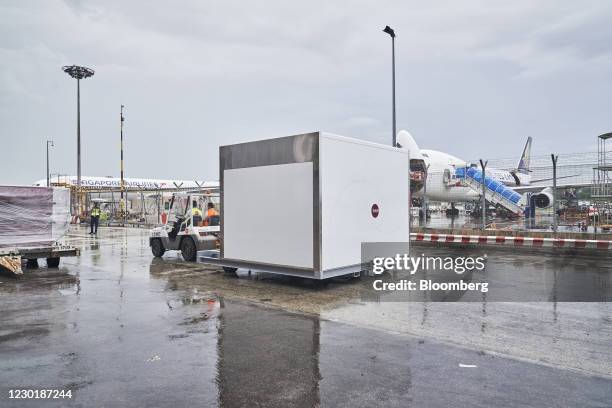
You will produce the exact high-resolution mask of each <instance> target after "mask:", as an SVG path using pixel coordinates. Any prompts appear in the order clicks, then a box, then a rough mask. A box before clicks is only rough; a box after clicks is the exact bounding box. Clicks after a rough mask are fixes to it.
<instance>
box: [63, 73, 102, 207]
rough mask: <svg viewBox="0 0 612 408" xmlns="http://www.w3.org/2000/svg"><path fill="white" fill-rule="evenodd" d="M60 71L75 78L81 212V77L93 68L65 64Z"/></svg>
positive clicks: (87, 74) (78, 190) (87, 76)
mask: <svg viewBox="0 0 612 408" xmlns="http://www.w3.org/2000/svg"><path fill="white" fill-rule="evenodd" d="M62 71H64V72H65V73H67V74H68V75H70V76H71V77H72V78H75V79H76V80H77V211H78V212H79V215H80V213H81V198H80V197H81V79H85V78H89V77H90V76H93V74H94V70H93V69H91V68H87V67H82V66H79V65H65V66H63V67H62Z"/></svg>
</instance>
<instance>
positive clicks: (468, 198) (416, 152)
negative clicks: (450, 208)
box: [397, 130, 552, 213]
mask: <svg viewBox="0 0 612 408" xmlns="http://www.w3.org/2000/svg"><path fill="white" fill-rule="evenodd" d="M397 143H398V147H400V148H403V149H407V150H409V154H410V172H411V193H412V194H413V197H415V198H422V197H423V196H424V195H425V196H426V197H427V198H428V199H429V200H432V201H444V202H450V203H451V204H452V203H456V202H476V201H479V200H480V198H481V195H482V190H481V188H479V186H478V184H477V183H476V185H475V184H474V183H472V184H471V185H470V183H466V181H468V180H467V179H468V177H466V174H467V173H468V170H470V169H472V170H470V174H476V176H477V178H478V177H480V175H481V174H480V166H478V165H476V164H473V163H469V162H467V161H465V160H462V159H460V158H458V157H456V156H453V155H451V154H448V153H444V152H440V151H437V150H427V149H420V148H419V146H418V145H417V143H416V141H415V140H414V137H413V136H412V135H411V134H410V133H409V132H408V131H406V130H401V131H399V132H398V135H397ZM531 143H532V139H531V137H529V138H527V142H526V143H525V147H524V148H523V152H522V154H521V157H520V159H519V161H518V163H517V166H516V169H514V170H502V169H496V168H487V169H486V172H485V177H486V178H487V179H490V180H491V181H493V182H494V183H496V185H497V186H498V190H499V191H500V192H502V193H503V194H505V195H506V196H508V197H511V198H512V199H513V200H514V203H512V202H505V201H507V200H505V199H504V197H496V198H497V199H499V201H501V202H498V204H502V205H504V206H506V208H508V209H510V210H511V211H513V212H515V213H518V212H520V208H519V207H521V206H525V205H526V198H525V197H524V196H519V197H517V195H520V192H521V191H528V190H530V185H531V184H532V182H536V181H537V182H542V181H545V180H532V179H531V174H530V169H529V164H530V158H531ZM485 180H486V179H485ZM425 183H426V185H425ZM480 186H482V185H481V184H480ZM537 189H540V191H538V192H535V193H534V201H535V206H536V207H537V208H548V207H550V206H551V205H552V191H551V189H550V188H549V187H537ZM487 199H488V198H487Z"/></svg>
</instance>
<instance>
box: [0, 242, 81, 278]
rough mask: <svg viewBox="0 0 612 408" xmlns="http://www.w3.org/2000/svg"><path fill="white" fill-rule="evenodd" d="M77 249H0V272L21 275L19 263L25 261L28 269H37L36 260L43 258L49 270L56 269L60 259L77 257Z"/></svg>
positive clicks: (59, 246)
mask: <svg viewBox="0 0 612 408" xmlns="http://www.w3.org/2000/svg"><path fill="white" fill-rule="evenodd" d="M79 255H80V251H79V249H78V248H75V247H72V246H67V245H57V246H45V247H31V248H0V270H7V271H9V272H12V273H14V274H15V275H21V274H22V273H23V270H22V269H21V261H22V260H23V259H25V260H26V262H27V265H28V266H29V267H38V259H39V258H45V259H46V260H47V266H48V267H49V268H57V267H58V266H59V263H60V258H63V257H67V256H79Z"/></svg>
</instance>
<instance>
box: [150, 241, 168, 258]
mask: <svg viewBox="0 0 612 408" xmlns="http://www.w3.org/2000/svg"><path fill="white" fill-rule="evenodd" d="M151 252H153V256H154V257H156V258H161V257H162V256H164V252H166V249H165V248H164V244H162V242H161V239H154V240H153V241H151Z"/></svg>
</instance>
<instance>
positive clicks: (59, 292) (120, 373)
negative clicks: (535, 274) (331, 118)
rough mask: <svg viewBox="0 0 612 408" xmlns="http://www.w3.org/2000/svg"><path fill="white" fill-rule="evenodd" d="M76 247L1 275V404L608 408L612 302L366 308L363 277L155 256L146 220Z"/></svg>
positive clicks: (538, 262)
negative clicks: (16, 395)
mask: <svg viewBox="0 0 612 408" xmlns="http://www.w3.org/2000/svg"><path fill="white" fill-rule="evenodd" d="M68 242H69V243H71V244H74V245H77V246H78V247H80V248H81V250H82V252H81V256H80V257H79V258H66V259H63V260H62V263H61V265H60V268H59V269H58V270H48V269H47V268H46V267H41V268H40V269H37V270H26V271H25V274H24V275H23V276H22V277H19V278H15V277H12V276H8V275H0V305H1V309H2V312H1V314H0V406H9V407H11V406H15V407H27V406H39V405H43V404H42V403H41V401H37V400H27V401H25V400H9V399H8V390H9V389H43V388H44V389H50V388H51V389H71V390H72V391H73V399H72V400H70V401H67V400H63V401H62V400H59V401H58V400H56V401H45V403H44V405H45V406H87V407H89V406H134V407H141V406H168V405H173V406H226V407H236V406H266V407H293V406H295V407H312V406H333V407H336V406H340V407H342V406H346V407H355V406H357V407H360V406H363V407H372V406H397V407H405V406H415V407H447V406H469V407H490V406H497V407H514V406H527V407H541V406H579V407H609V406H610V400H611V396H612V304H611V303H602V302H599V303H579V302H573V303H567V302H565V303H564V302H555V301H550V302H530V303H518V302H505V303H500V302H489V301H487V300H486V298H483V299H482V300H480V301H476V302H444V303H437V302H384V301H379V302H366V301H363V300H362V293H363V291H364V286H365V285H369V284H370V281H369V280H368V279H365V278H361V279H352V280H347V281H334V282H331V283H329V284H327V285H315V284H313V283H312V282H309V281H304V280H301V279H289V278H279V277H271V276H269V275H268V276H263V275H254V276H246V275H244V274H241V276H239V277H235V276H232V275H227V274H225V273H223V272H221V271H219V270H216V269H214V268H211V267H207V266H205V265H200V264H191V263H187V262H184V261H182V260H181V258H180V255H178V254H168V255H166V256H165V257H164V258H163V259H154V258H153V257H152V255H151V252H150V248H149V246H148V231H146V230H140V229H120V228H101V229H100V231H99V234H98V237H92V236H90V235H88V234H87V231H86V230H85V229H84V228H77V229H75V230H73V231H71V232H70V233H69V236H68ZM421 250H422V251H425V252H427V251H435V250H436V249H433V248H432V249H428V248H420V249H419V251H421ZM488 253H489V260H490V262H491V263H490V265H488V268H497V269H498V270H499V271H500V272H505V273H507V274H513V273H518V271H519V270H520V271H521V273H528V272H529V271H535V270H537V269H538V268H541V267H544V266H545V265H549V264H552V263H553V262H554V264H555V265H563V268H562V273H563V274H566V275H567V276H568V277H569V279H568V281H567V282H570V283H573V282H576V281H577V280H578V279H581V278H583V279H595V278H594V276H595V277H597V276H601V273H599V275H597V274H595V275H593V274H589V273H588V272H589V270H590V269H593V268H599V269H601V270H608V271H610V270H612V261H611V260H609V259H606V258H597V259H591V258H589V257H579V256H578V257H566V258H563V259H559V257H558V256H556V257H554V258H553V257H552V256H550V255H546V254H542V253H540V254H512V253H508V252H500V253H499V254H498V253H495V252H492V250H491V251H488ZM41 264H44V262H42V263H41ZM606 278H607V281H605V282H604V284H606V285H607V284H609V282H610V278H609V276H607V277H606ZM606 282H607V283H606ZM525 284H526V285H529V284H533V282H531V283H530V282H526V283H525Z"/></svg>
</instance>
